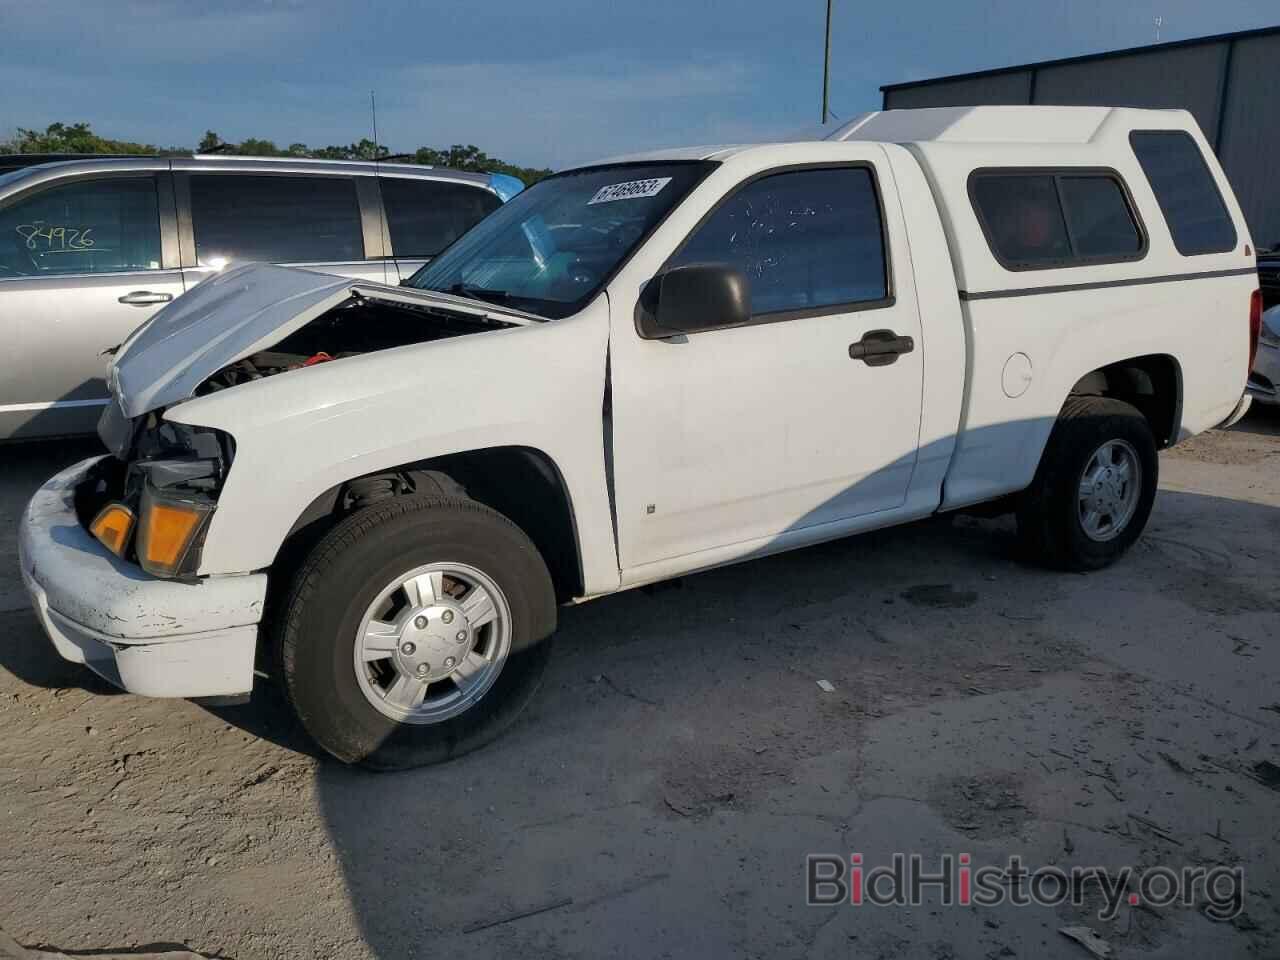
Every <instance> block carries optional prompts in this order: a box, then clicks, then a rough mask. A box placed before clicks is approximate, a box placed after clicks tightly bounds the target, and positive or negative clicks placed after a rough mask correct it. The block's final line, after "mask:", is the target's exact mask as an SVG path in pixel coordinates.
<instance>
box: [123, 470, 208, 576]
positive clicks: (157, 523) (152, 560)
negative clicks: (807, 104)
mask: <svg viewBox="0 0 1280 960" xmlns="http://www.w3.org/2000/svg"><path fill="white" fill-rule="evenodd" d="M214 507H215V505H214V503H213V501H212V500H209V499H208V498H206V497H202V496H198V495H197V496H188V495H183V494H174V493H169V492H167V491H163V490H157V489H155V487H153V486H152V485H151V483H150V482H148V483H147V484H146V486H145V487H143V490H142V503H141V509H140V510H139V515H138V542H137V551H138V563H139V564H140V565H141V566H142V569H143V570H145V571H147V573H149V574H151V575H152V576H153V577H181V576H191V575H193V574H194V573H195V572H196V568H197V567H199V565H200V548H201V547H202V546H203V544H204V534H205V531H206V530H207V529H208V526H209V518H210V517H211V516H212V515H213V511H214Z"/></svg>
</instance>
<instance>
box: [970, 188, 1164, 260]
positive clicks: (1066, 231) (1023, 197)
mask: <svg viewBox="0 0 1280 960" xmlns="http://www.w3.org/2000/svg"><path fill="white" fill-rule="evenodd" d="M969 192H970V196H971V199H972V201H973V206H974V210H975V212H976V213H977V215H978V221H979V223H980V224H981V226H982V229H983V232H984V233H985V234H986V237H987V244H988V245H989V246H990V247H991V252H992V254H993V255H994V256H995V258H996V259H997V260H998V261H1000V263H1001V265H1002V266H1004V267H1005V268H1007V269H1009V270H1048V269H1052V268H1056V267H1073V266H1080V265H1083V264H1086V263H1114V262H1117V261H1121V260H1133V259H1138V258H1140V257H1141V256H1142V255H1143V253H1144V252H1145V247H1146V244H1145V240H1144V238H1143V233H1142V230H1141V228H1140V227H1139V224H1138V220H1137V217H1136V216H1135V215H1134V213H1133V210H1132V208H1131V207H1130V205H1129V201H1128V198H1127V196H1126V194H1125V191H1124V187H1123V185H1122V184H1121V182H1120V180H1119V178H1118V177H1117V175H1115V174H1113V173H1110V172H1087V171H1082V170H1062V171H1056V170H1028V171H1025V172H1024V171H1021V170H1005V171H983V170H979V171H976V172H975V173H974V174H973V176H972V178H971V180H970V188H969Z"/></svg>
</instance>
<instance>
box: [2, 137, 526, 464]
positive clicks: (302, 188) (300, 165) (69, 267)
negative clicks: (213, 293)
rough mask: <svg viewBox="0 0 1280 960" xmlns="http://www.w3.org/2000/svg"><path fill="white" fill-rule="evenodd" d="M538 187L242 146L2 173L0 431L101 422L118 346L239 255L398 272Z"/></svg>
mask: <svg viewBox="0 0 1280 960" xmlns="http://www.w3.org/2000/svg"><path fill="white" fill-rule="evenodd" d="M522 188H523V184H521V182H520V181H519V180H517V179H516V178H514V177H508V176H504V175H501V174H492V175H491V174H476V173H463V172H460V171H456V170H443V169H439V168H432V167H424V166H416V165H410V164H392V163H379V164H377V165H376V166H375V164H372V163H358V162H347V161H323V160H300V159H298V160H295V159H275V158H256V157H255V158H249V157H228V156H196V157H190V158H186V157H183V158H178V157H175V158H163V157H162V158H146V157H137V158H135V157H128V158H103V159H89V160H70V161H64V162H56V163H46V164H39V165H35V166H28V167H25V168H23V169H18V170H15V171H13V172H10V173H6V174H3V175H0V342H3V344H4V354H3V358H2V359H0V440H10V439H27V438H34V437H47V436H55V435H60V434H74V433H88V432H91V431H92V430H93V429H94V427H95V425H96V424H97V421H98V417H99V415H100V414H101V412H102V407H103V405H104V404H106V402H107V388H106V385H105V383H104V382H103V373H104V360H103V356H102V354H103V352H104V351H106V350H109V349H110V348H111V347H113V346H115V345H116V344H118V343H120V342H121V341H122V340H123V339H124V338H125V337H126V336H128V334H129V333H130V332H131V331H132V330H133V329H134V328H135V327H137V326H138V325H139V324H141V323H142V322H143V321H144V320H146V319H147V318H148V317H149V316H151V314H152V313H154V312H155V311H156V310H157V309H159V308H160V307H161V306H162V305H163V304H166V303H168V302H169V301H171V300H172V299H173V298H174V297H176V296H178V295H179V294H181V293H182V292H183V291H185V290H189V289H191V287H193V286H194V285H195V284H197V283H199V282H200V281H201V280H202V279H204V278H205V277H207V276H209V275H210V274H211V273H215V272H217V271H218V270H221V269H222V268H223V267H225V266H226V265H227V264H228V263H232V262H235V261H246V260H258V261H267V262H271V263H285V264H289V265H291V266H299V267H306V268H307V269H313V270H317V271H320V272H324V273H335V274H339V275H342V276H349V277H358V278H361V279H366V280H376V281H378V282H382V283H393V284H394V283H398V282H399V281H400V280H402V279H404V278H406V277H408V276H409V275H410V274H412V273H413V272H414V271H415V270H417V269H418V268H419V267H421V266H422V265H423V264H424V263H425V262H426V261H427V260H429V259H430V258H431V257H432V256H434V255H435V254H437V253H439V252H440V251H441V250H442V249H444V247H446V246H447V245H448V244H450V243H451V242H453V240H455V239H456V238H457V237H458V236H460V235H461V234H462V233H463V232H464V231H466V230H467V229H469V228H470V227H471V226H472V225H474V224H475V223H476V222H477V221H479V220H480V219H482V218H483V217H485V216H486V215H488V214H489V213H491V212H492V211H493V210H495V209H497V207H499V206H500V205H501V204H502V203H503V201H505V200H507V199H509V198H510V197H511V196H514V195H515V193H517V192H519V190H520V189H522Z"/></svg>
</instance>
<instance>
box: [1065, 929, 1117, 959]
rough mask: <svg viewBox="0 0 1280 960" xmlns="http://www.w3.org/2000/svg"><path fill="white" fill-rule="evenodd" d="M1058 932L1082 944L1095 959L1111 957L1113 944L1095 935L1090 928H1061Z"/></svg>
mask: <svg viewBox="0 0 1280 960" xmlns="http://www.w3.org/2000/svg"><path fill="white" fill-rule="evenodd" d="M1058 932H1059V933H1060V934H1062V935H1063V936H1064V937H1068V938H1069V939H1071V940H1074V941H1075V942H1076V943H1078V944H1080V946H1082V947H1084V948H1085V949H1086V950H1088V951H1089V952H1090V953H1091V954H1093V955H1094V956H1095V957H1109V956H1111V944H1109V943H1107V941H1105V940H1103V939H1102V938H1101V937H1100V936H1098V935H1097V934H1096V933H1094V932H1093V930H1092V928H1090V927H1059V928H1058Z"/></svg>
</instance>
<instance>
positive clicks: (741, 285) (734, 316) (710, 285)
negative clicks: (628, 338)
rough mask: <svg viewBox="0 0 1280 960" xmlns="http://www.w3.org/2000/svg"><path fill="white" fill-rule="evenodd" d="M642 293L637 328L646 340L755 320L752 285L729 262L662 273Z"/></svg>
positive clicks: (699, 265) (678, 268)
mask: <svg viewBox="0 0 1280 960" xmlns="http://www.w3.org/2000/svg"><path fill="white" fill-rule="evenodd" d="M644 293H645V295H644V296H642V297H641V303H640V309H639V311H638V317H637V324H636V326H637V328H638V329H639V331H640V335H641V336H642V337H644V338H645V339H646V340H659V339H662V338H664V337H673V336H677V335H679V334H682V333H693V332H695V331H697V330H713V329H716V328H718V327H736V326H741V325H742V324H745V323H749V322H750V320H751V285H750V284H749V283H748V282H747V278H746V277H744V276H743V275H742V273H741V271H739V270H737V269H735V268H734V267H731V266H729V265H728V264H725V263H691V264H688V265H687V266H683V267H675V268H673V269H671V270H668V271H666V272H665V273H660V274H659V275H658V276H656V277H654V278H653V280H651V281H650V282H649V285H648V286H647V287H646V288H645V291H644Z"/></svg>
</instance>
